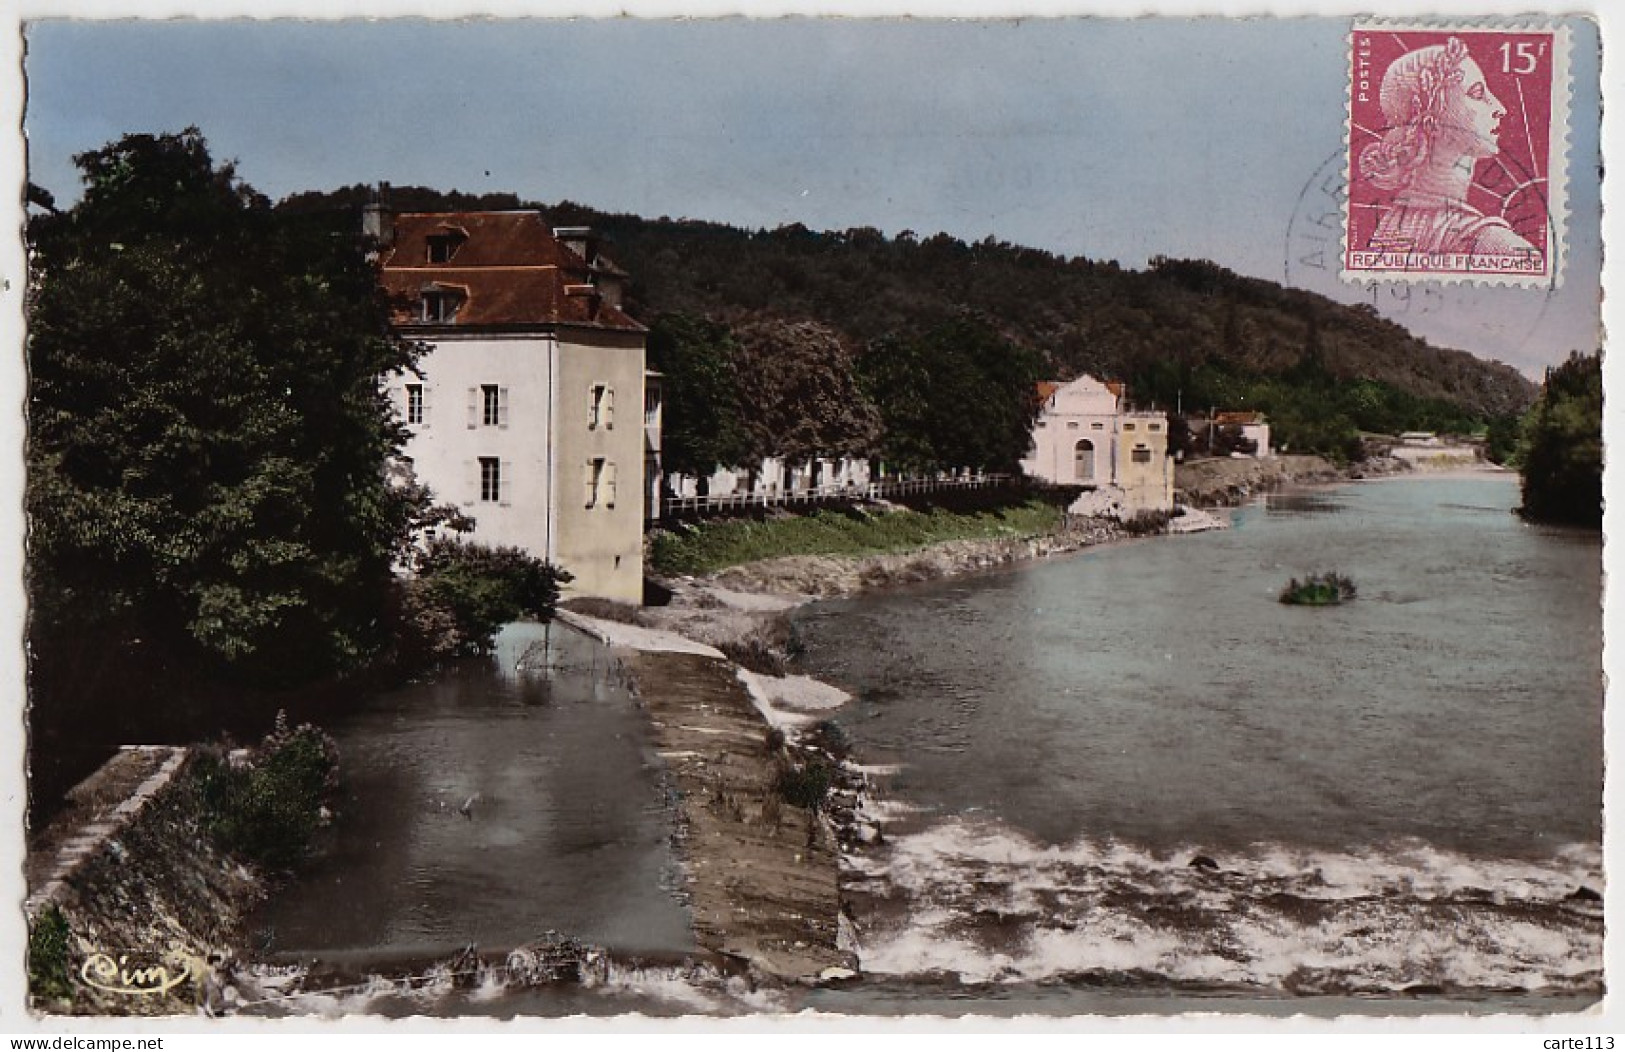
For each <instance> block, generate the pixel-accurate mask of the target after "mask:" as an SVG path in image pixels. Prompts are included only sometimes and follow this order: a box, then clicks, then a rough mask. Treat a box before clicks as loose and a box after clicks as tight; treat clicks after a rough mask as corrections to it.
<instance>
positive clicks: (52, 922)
mask: <svg viewBox="0 0 1625 1052" xmlns="http://www.w3.org/2000/svg"><path fill="white" fill-rule="evenodd" d="M28 993H29V996H31V997H33V998H35V999H36V1000H57V999H59V998H64V997H71V996H73V982H72V978H71V976H70V975H69V971H68V918H66V917H64V916H63V915H62V911H61V910H60V909H58V908H57V907H56V906H50V907H48V908H47V909H46V910H45V912H43V913H41V914H40V915H39V916H38V917H35V918H33V920H32V921H30V923H29V925H28Z"/></svg>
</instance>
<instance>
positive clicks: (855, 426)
mask: <svg viewBox="0 0 1625 1052" xmlns="http://www.w3.org/2000/svg"><path fill="white" fill-rule="evenodd" d="M734 336H735V338H736V340H737V344H736V353H735V356H734V360H735V363H736V369H735V378H736V382H737V384H738V386H737V388H736V391H737V396H738V400H739V406H740V409H741V412H742V415H743V419H744V423H745V429H746V431H747V433H748V434H749V436H750V441H749V453H750V456H749V459H751V460H758V459H760V458H762V457H781V458H783V459H785V460H787V461H791V462H795V461H804V460H808V459H811V458H813V457H852V456H868V455H869V454H870V453H871V452H873V451H874V449H875V446H876V443H877V441H878V439H879V437H880V416H879V414H878V413H877V412H876V411H875V407H874V404H873V403H872V402H870V401H869V398H868V397H867V396H866V395H865V394H864V392H863V390H862V388H860V387H859V385H858V382H857V378H856V376H855V375H854V371H853V366H854V363H853V355H852V352H851V350H850V349H849V348H848V347H847V345H846V343H845V342H844V341H843V340H842V339H841V337H840V336H839V335H838V334H837V333H836V332H835V330H833V329H831V328H829V327H828V326H826V325H821V324H819V323H818V322H812V321H788V320H784V319H780V318H770V319H765V320H760V321H748V322H745V323H744V324H741V325H739V326H736V327H735V329H734Z"/></svg>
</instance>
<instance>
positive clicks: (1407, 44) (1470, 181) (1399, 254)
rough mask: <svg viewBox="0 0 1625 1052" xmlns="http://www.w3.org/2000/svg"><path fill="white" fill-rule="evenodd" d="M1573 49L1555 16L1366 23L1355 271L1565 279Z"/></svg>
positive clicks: (1358, 64)
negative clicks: (1547, 19) (1520, 21)
mask: <svg viewBox="0 0 1625 1052" xmlns="http://www.w3.org/2000/svg"><path fill="white" fill-rule="evenodd" d="M1567 48H1568V41H1567V37H1566V34H1565V33H1564V32H1563V31H1562V29H1561V28H1560V27H1553V26H1549V25H1515V24H1512V25H1509V24H1485V23H1461V22H1458V23H1451V22H1435V23H1391V22H1357V23H1356V24H1355V26H1354V31H1353V32H1352V33H1351V34H1350V36H1349V85H1348V88H1349V96H1348V98H1349V108H1348V127H1347V131H1348V139H1347V147H1348V150H1347V164H1348V168H1347V173H1346V174H1347V178H1348V197H1347V203H1346V206H1345V213H1344V226H1343V268H1342V277H1343V278H1344V279H1345V280H1349V281H1364V280H1371V279H1376V280H1389V281H1393V280H1400V281H1476V282H1486V283H1493V284H1504V285H1525V286H1534V287H1547V288H1550V287H1555V286H1556V284H1557V282H1558V279H1559V273H1560V270H1559V268H1560V265H1561V263H1562V254H1563V224H1564V218H1565V207H1564V184H1565V182H1566V179H1567V171H1566V150H1565V143H1566V136H1567V132H1568V128H1567V103H1568V90H1569V88H1568V51H1567Z"/></svg>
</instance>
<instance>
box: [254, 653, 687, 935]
mask: <svg viewBox="0 0 1625 1052" xmlns="http://www.w3.org/2000/svg"><path fill="white" fill-rule="evenodd" d="M544 636H545V640H544ZM330 730H331V731H332V733H333V734H334V736H335V737H336V738H337V739H338V743H339V749H340V754H341V756H342V758H343V759H342V763H343V768H344V785H343V790H342V798H341V800H340V801H339V805H338V808H337V811H338V816H337V820H336V822H335V825H334V828H333V829H332V831H331V835H330V836H328V837H327V838H326V843H325V845H324V846H323V849H322V851H321V853H320V855H319V857H318V858H317V859H316V860H315V862H314V864H313V865H312V866H310V867H309V868H308V869H307V870H306V871H304V872H303V873H302V874H301V876H300V878H299V880H298V881H297V883H295V884H294V885H293V886H292V887H290V888H289V889H287V890H286V891H285V892H283V893H282V894H280V895H278V896H277V898H276V899H275V901H274V902H272V903H271V904H270V906H269V908H268V909H267V910H266V911H264V912H263V913H262V914H261V916H259V917H258V918H255V919H254V921H253V922H252V924H251V926H250V927H251V933H252V935H253V939H254V941H255V942H256V944H257V945H256V949H259V950H261V951H262V952H263V953H265V954H268V955H270V956H272V957H273V959H274V958H276V957H279V956H280V957H285V958H294V959H299V960H308V959H309V958H311V957H320V958H321V959H323V960H326V961H333V962H341V963H343V962H353V963H356V964H364V965H372V964H381V963H383V962H387V961H392V960H393V961H401V960H422V961H427V960H432V959H434V958H435V957H436V956H444V955H448V954H452V953H455V952H457V951H458V950H460V949H461V948H463V947H465V946H468V945H471V944H472V945H477V946H480V947H482V948H484V949H488V950H490V949H506V948H508V947H512V946H515V945H518V944H520V943H523V942H526V941H529V940H534V939H538V938H540V937H541V936H542V935H543V934H544V933H545V932H547V931H549V930H553V931H557V932H560V933H562V934H565V935H569V936H573V937H575V938H579V939H582V940H584V941H588V942H593V943H597V944H600V945H606V946H614V947H617V948H619V949H622V950H624V951H627V952H633V953H636V952H639V951H648V952H672V951H683V950H687V949H691V948H692V946H693V937H692V935H691V934H690V932H689V926H688V912H687V909H686V908H685V907H684V906H683V905H682V903H681V902H680V901H679V898H678V895H677V889H679V888H680V887H681V876H680V873H679V870H678V868H677V863H676V859H675V856H674V854H673V852H672V849H671V845H670V843H669V837H670V832H671V823H670V817H669V812H668V808H667V802H666V796H665V791H664V787H663V785H662V783H661V780H660V770H661V768H660V765H659V760H658V758H656V757H655V756H654V755H653V753H652V750H651V747H650V744H649V741H648V730H647V720H646V719H645V717H644V716H643V714H642V713H641V712H639V711H638V710H637V709H636V707H635V706H634V704H633V702H632V701H631V699H630V698H629V697H628V695H627V693H626V691H625V689H624V688H623V687H622V686H621V685H620V684H619V682H617V678H616V675H615V669H614V666H613V665H612V664H611V662H610V659H609V657H608V655H607V652H606V651H605V650H604V649H603V648H602V647H600V646H598V645H597V644H596V643H593V642H591V641H589V640H587V639H585V638H584V637H582V636H580V635H579V634H577V633H575V632H572V631H569V630H567V629H563V628H561V627H555V628H554V629H553V630H552V631H551V632H546V631H544V629H542V628H541V627H540V626H537V625H526V624H517V625H510V626H509V627H508V628H507V629H506V630H504V632H503V634H502V635H501V637H499V640H498V648H497V653H496V655H495V657H494V658H493V659H492V660H490V661H489V662H482V661H473V662H466V663H463V664H461V665H459V666H457V667H455V668H453V669H452V670H450V671H449V672H447V673H446V674H445V675H442V676H440V677H438V678H436V679H435V680H434V681H432V682H427V683H421V684H416V685H413V686H409V687H406V688H403V689H401V690H396V691H392V692H389V693H387V694H383V695H380V696H378V697H376V698H373V699H371V700H370V701H369V702H367V703H366V704H365V705H364V706H362V707H361V709H360V710H359V711H358V712H356V713H354V714H352V715H350V716H348V717H347V718H345V719H344V720H343V721H342V722H340V723H339V724H338V725H336V726H334V727H332V728H330ZM469 800H472V801H473V802H472V803H471V804H470V805H469V807H468V815H467V816H465V815H464V814H463V813H462V808H463V804H464V803H465V802H466V801H469Z"/></svg>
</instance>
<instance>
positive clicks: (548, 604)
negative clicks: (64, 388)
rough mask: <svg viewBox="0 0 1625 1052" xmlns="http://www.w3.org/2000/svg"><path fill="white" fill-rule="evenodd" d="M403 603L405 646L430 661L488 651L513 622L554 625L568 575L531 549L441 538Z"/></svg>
mask: <svg viewBox="0 0 1625 1052" xmlns="http://www.w3.org/2000/svg"><path fill="white" fill-rule="evenodd" d="M415 569H416V571H417V576H416V578H414V579H413V580H411V581H408V582H406V583H405V585H404V587H403V595H402V599H401V604H400V605H401V626H402V632H401V636H402V644H403V649H408V650H411V649H415V650H416V651H417V652H418V653H420V654H423V655H425V656H427V657H430V658H439V657H448V656H454V655H459V654H483V653H486V652H488V651H489V650H490V649H491V644H492V642H493V640H494V639H495V638H496V634H497V631H498V630H499V629H501V627H502V626H503V625H505V624H507V623H508V622H510V621H516V620H518V619H519V618H521V617H533V618H535V619H536V620H538V621H548V620H551V619H552V617H553V612H554V610H555V609H556V608H557V606H558V601H559V586H560V585H561V584H564V583H566V582H568V581H569V580H570V575H569V574H568V573H566V572H565V571H564V570H561V569H559V568H558V567H556V566H554V565H552V564H551V563H548V562H546V561H544V560H542V559H538V558H536V557H535V556H533V555H530V554H528V553H527V552H525V551H524V550H523V549H520V548H512V547H490V546H488V545H484V544H474V543H469V542H465V541H459V540H455V539H451V538H445V537H441V538H437V539H435V540H433V541H431V542H429V544H428V546H427V547H426V548H425V549H423V551H422V552H420V553H419V555H418V558H417V564H416V567H415Z"/></svg>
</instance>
